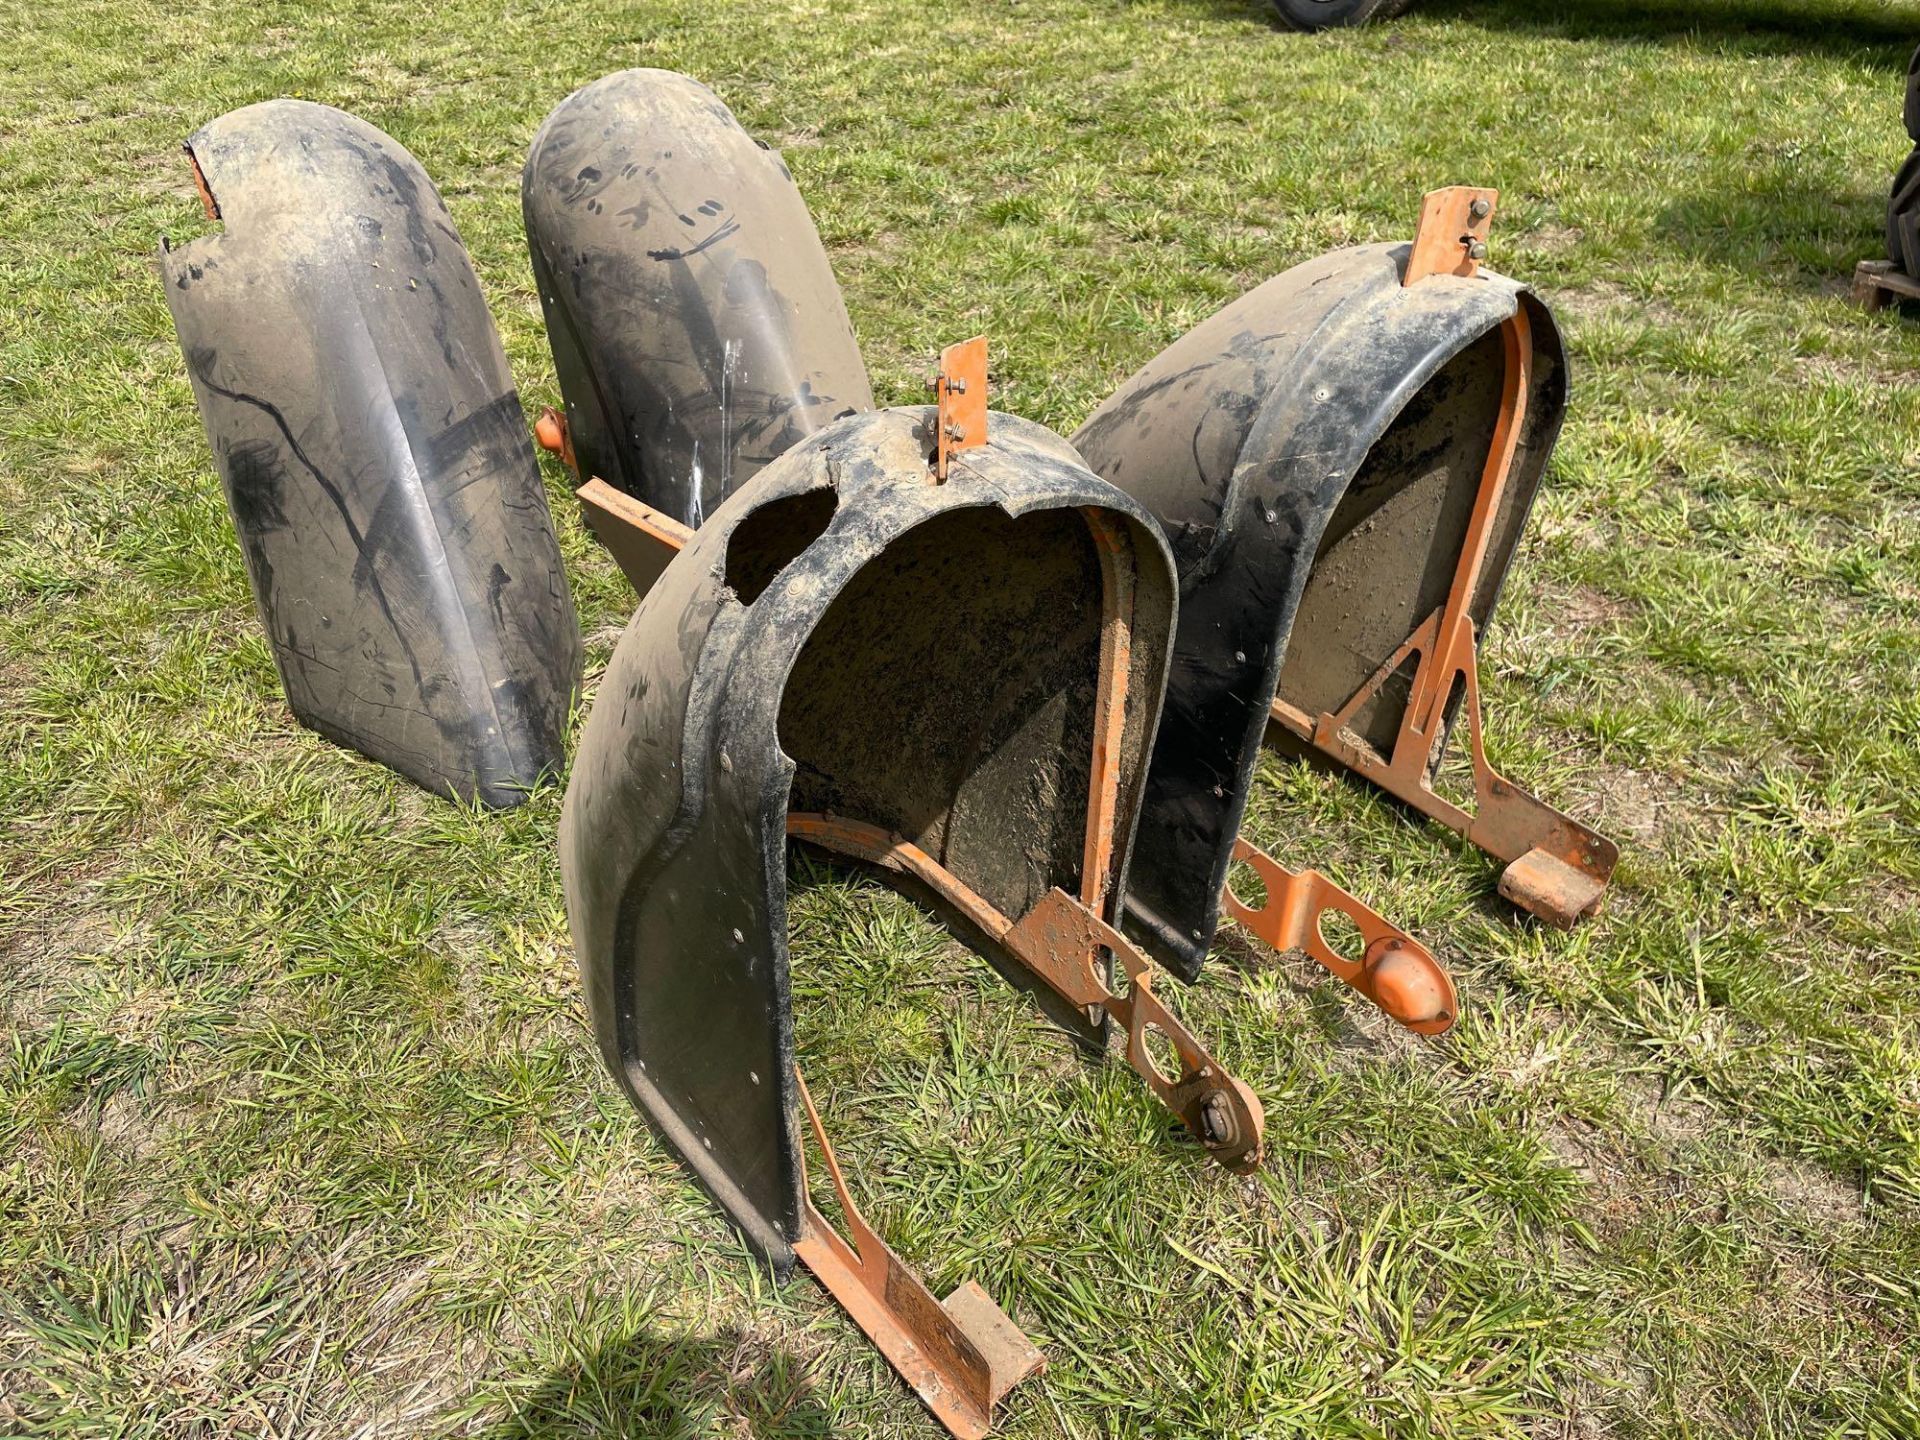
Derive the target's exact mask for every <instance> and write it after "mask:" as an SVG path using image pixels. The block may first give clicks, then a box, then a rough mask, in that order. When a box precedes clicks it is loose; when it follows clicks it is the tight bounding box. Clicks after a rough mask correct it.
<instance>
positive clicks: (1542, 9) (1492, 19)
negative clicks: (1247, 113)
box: [1193, 0, 1920, 72]
mask: <svg viewBox="0 0 1920 1440" xmlns="http://www.w3.org/2000/svg"><path fill="white" fill-rule="evenodd" d="M1193 3H1194V6H1195V8H1199V9H1206V10H1211V11H1214V12H1215V13H1217V14H1219V15H1220V16H1221V17H1222V18H1232V19H1261V20H1266V21H1269V22H1271V23H1272V24H1273V25H1274V26H1276V27H1277V28H1279V29H1281V30H1286V28H1287V27H1286V26H1285V25H1284V24H1283V23H1282V22H1281V21H1280V20H1279V19H1278V17H1277V16H1275V14H1274V12H1273V8H1272V6H1270V5H1269V4H1267V3H1266V0H1193ZM1409 13H1410V14H1411V15H1413V16H1417V17H1422V18H1426V19H1430V20H1439V19H1446V20H1455V21H1460V22H1463V23H1465V24H1469V25H1474V26H1478V27H1480V28H1482V29H1488V30H1495V29H1498V30H1532V31H1535V32H1537V33H1539V34H1541V35H1553V36H1558V37H1561V38H1564V39H1568V40H1637V41H1648V40H1651V41H1654V42H1656V43H1658V44H1663V45H1685V46H1698V45H1702V44H1716V43H1726V42H1731V44H1732V46H1733V47H1734V48H1743V49H1748V50H1753V51H1757V52H1761V53H1765V54H1776V55H1791V54H1802V55H1806V54H1820V55H1837V56H1844V57H1849V58H1853V59H1857V60H1863V61H1866V62H1868V63H1871V64H1876V65H1885V66H1886V67H1887V68H1889V69H1892V70H1899V71H1902V72H1904V71H1905V70H1906V68H1907V61H1908V58H1909V57H1910V56H1911V55H1912V54H1913V49H1914V46H1915V45H1916V44H1920V11H1916V10H1914V9H1912V8H1908V9H1904V10H1903V9H1896V8H1895V7H1894V6H1892V5H1888V4H1880V3H1876V0H1413V4H1412V6H1411V8H1410V11H1409ZM1385 23H1386V25H1387V26H1391V25H1392V23H1393V22H1391V21H1388V22H1385ZM1289 33H1291V32H1289Z"/></svg>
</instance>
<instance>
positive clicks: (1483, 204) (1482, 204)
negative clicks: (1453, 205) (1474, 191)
mask: <svg viewBox="0 0 1920 1440" xmlns="http://www.w3.org/2000/svg"><path fill="white" fill-rule="evenodd" d="M1467 213H1468V214H1469V215H1471V216H1473V218H1474V219H1476V220H1484V219H1486V218H1487V216H1489V215H1491V214H1492V213H1493V206H1492V205H1490V204H1489V203H1488V202H1487V199H1486V197H1485V196H1484V195H1483V196H1481V197H1480V198H1479V199H1478V200H1476V201H1474V202H1473V204H1471V205H1469V206H1468V207H1467Z"/></svg>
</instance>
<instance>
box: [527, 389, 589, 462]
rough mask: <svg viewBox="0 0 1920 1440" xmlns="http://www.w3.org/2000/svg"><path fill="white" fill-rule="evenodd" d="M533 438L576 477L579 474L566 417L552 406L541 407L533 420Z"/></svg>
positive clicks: (571, 435)
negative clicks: (538, 415)
mask: <svg viewBox="0 0 1920 1440" xmlns="http://www.w3.org/2000/svg"><path fill="white" fill-rule="evenodd" d="M533 439H534V443H535V444H537V445H538V446H539V447H540V448H541V449H542V450H544V451H546V452H547V453H548V454H549V455H556V456H558V457H559V459H560V463H561V464H562V465H565V466H566V467H567V469H569V470H571V471H572V472H573V473H574V475H575V476H576V477H577V476H578V475H579V474H580V462H579V461H578V460H576V459H574V457H573V434H572V432H571V431H570V430H569V429H568V428H567V417H566V416H565V415H563V414H561V413H560V412H559V411H558V410H556V409H554V408H553V406H551V405H548V406H545V407H544V408H542V409H541V411H540V418H539V419H538V420H536V421H534V422H533Z"/></svg>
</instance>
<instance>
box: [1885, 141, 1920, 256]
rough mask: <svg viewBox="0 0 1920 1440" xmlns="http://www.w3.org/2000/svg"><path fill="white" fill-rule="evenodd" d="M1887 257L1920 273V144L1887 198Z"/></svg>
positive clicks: (1908, 158)
mask: <svg viewBox="0 0 1920 1440" xmlns="http://www.w3.org/2000/svg"><path fill="white" fill-rule="evenodd" d="M1887 258H1888V259H1889V260H1891V261H1893V263H1894V264H1895V265H1897V266H1899V267H1900V268H1901V269H1902V270H1904V271H1905V272H1906V273H1907V274H1909V275H1920V146H1916V147H1914V152H1913V153H1912V154H1911V155H1909V156H1908V157H1907V163H1906V164H1904V165H1902V166H1901V167H1900V173H1899V174H1897V175H1895V176H1894V177H1893V194H1892V195H1890V196H1889V197H1888V198H1887Z"/></svg>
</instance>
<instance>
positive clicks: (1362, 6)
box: [1272, 0, 1413, 30]
mask: <svg viewBox="0 0 1920 1440" xmlns="http://www.w3.org/2000/svg"><path fill="white" fill-rule="evenodd" d="M1272 4H1273V13H1274V14H1276V15H1278V16H1279V17H1280V20H1281V23H1282V24H1285V25H1288V26H1291V27H1292V28H1293V29H1295V30H1331V29H1333V28H1334V27H1335V26H1350V25H1365V24H1367V23H1369V22H1370V21H1374V20H1391V19H1393V18H1394V16H1396V15H1402V14H1405V13H1406V11H1407V9H1408V7H1409V6H1411V5H1412V4H1413V0H1272Z"/></svg>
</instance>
